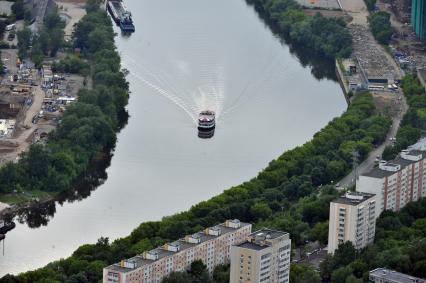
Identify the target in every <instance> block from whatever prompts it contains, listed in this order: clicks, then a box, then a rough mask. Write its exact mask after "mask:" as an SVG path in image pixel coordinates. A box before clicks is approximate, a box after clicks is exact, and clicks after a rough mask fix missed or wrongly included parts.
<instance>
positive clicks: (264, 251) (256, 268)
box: [230, 229, 291, 283]
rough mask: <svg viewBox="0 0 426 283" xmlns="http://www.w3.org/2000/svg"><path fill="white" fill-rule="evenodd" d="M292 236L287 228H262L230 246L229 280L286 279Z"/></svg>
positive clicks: (280, 281)
mask: <svg viewBox="0 0 426 283" xmlns="http://www.w3.org/2000/svg"><path fill="white" fill-rule="evenodd" d="M290 254H291V239H290V235H289V234H288V233H286V232H281V231H273V230H269V229H262V230H260V231H257V232H254V233H253V234H251V235H250V236H249V237H248V239H247V241H245V242H243V243H241V244H238V245H234V246H232V247H231V274H230V283H247V282H260V283H262V282H264V283H266V282H268V283H286V282H289V275H290Z"/></svg>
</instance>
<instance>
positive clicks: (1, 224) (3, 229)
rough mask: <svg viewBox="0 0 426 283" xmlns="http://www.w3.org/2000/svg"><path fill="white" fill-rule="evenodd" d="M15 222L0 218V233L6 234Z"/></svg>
mask: <svg viewBox="0 0 426 283" xmlns="http://www.w3.org/2000/svg"><path fill="white" fill-rule="evenodd" d="M15 226H16V225H15V222H13V221H11V222H5V221H4V220H0V234H6V233H7V232H9V231H10V230H12V229H13V228H15Z"/></svg>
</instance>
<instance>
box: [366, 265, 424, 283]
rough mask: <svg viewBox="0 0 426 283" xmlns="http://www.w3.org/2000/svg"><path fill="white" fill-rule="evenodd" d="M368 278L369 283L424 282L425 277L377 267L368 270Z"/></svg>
mask: <svg viewBox="0 0 426 283" xmlns="http://www.w3.org/2000/svg"><path fill="white" fill-rule="evenodd" d="M369 279H370V280H369V281H370V282H371V283H426V280H425V279H421V278H417V277H414V276H411V275H407V274H404V273H400V272H396V271H393V270H389V269H386V268H377V269H374V270H372V271H370V276H369Z"/></svg>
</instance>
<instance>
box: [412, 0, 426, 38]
mask: <svg viewBox="0 0 426 283" xmlns="http://www.w3.org/2000/svg"><path fill="white" fill-rule="evenodd" d="M411 26H412V27H413V30H414V31H415V32H416V34H417V36H418V37H419V38H420V39H421V40H422V41H424V40H425V39H426V1H425V0H412V1H411Z"/></svg>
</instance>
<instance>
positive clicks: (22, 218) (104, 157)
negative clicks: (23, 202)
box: [4, 153, 113, 228]
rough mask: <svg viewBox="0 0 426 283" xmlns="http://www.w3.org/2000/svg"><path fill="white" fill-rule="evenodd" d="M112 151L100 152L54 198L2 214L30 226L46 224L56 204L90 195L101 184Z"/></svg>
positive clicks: (36, 226)
mask: <svg viewBox="0 0 426 283" xmlns="http://www.w3.org/2000/svg"><path fill="white" fill-rule="evenodd" d="M112 156H113V155H112V153H102V154H100V155H99V156H98V157H97V158H96V159H95V160H93V162H92V164H91V165H90V167H89V170H88V171H87V173H86V174H84V175H83V176H82V177H81V178H80V180H79V182H78V183H77V184H76V185H75V187H74V188H73V189H72V190H70V191H68V192H66V193H63V194H61V195H59V196H58V198H57V199H56V200H52V201H46V202H43V203H33V204H31V205H30V206H29V207H24V208H21V209H19V210H17V211H14V212H12V213H11V214H7V215H5V216H4V218H5V219H6V220H12V219H13V218H15V219H14V220H16V221H18V222H19V223H21V224H24V223H26V224H27V225H28V227H30V228H38V227H40V226H47V224H48V223H49V220H50V219H51V218H52V217H53V216H54V214H55V213H56V205H57V204H59V205H62V204H64V203H65V202H68V203H72V202H74V201H80V200H83V199H85V198H87V197H89V196H90V194H91V192H92V191H93V190H95V189H96V188H97V187H99V186H100V185H102V184H103V183H104V182H105V181H106V179H107V177H108V175H107V173H106V169H107V168H108V167H109V166H110V164H111V158H112Z"/></svg>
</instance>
